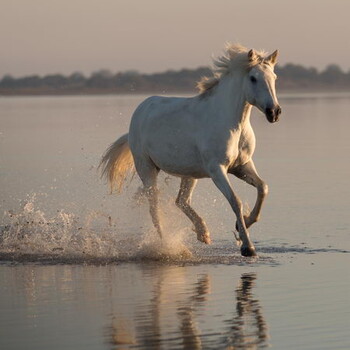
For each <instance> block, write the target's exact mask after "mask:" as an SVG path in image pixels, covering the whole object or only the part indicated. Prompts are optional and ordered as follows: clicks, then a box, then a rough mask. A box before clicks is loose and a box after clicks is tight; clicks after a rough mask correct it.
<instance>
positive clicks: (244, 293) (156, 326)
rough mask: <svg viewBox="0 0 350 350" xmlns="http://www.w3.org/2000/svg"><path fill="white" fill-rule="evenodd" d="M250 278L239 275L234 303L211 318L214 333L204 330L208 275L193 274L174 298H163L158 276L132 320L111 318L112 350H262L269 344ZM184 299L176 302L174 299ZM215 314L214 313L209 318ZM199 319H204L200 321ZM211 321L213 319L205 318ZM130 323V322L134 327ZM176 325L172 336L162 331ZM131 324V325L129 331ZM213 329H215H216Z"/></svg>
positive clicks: (210, 308)
mask: <svg viewBox="0 0 350 350" xmlns="http://www.w3.org/2000/svg"><path fill="white" fill-rule="evenodd" d="M255 280H256V274H255V273H246V274H242V275H241V277H240V279H239V281H238V286H237V287H236V289H235V304H234V305H232V307H231V306H230V305H228V306H227V308H226V309H227V314H224V315H216V316H217V317H218V318H217V320H216V321H215V322H214V324H215V327H216V328H215V329H211V330H210V329H208V326H207V325H206V314H207V313H208V311H209V312H210V311H213V309H215V305H214V307H213V305H212V300H210V299H211V298H210V292H211V281H210V276H209V275H208V274H204V275H199V277H198V279H197V282H196V283H195V284H194V287H193V288H192V289H191V290H190V291H189V293H180V294H177V299H174V298H173V295H172V296H166V295H164V291H163V283H164V282H165V281H164V278H162V276H160V277H159V278H158V280H157V281H156V283H155V285H154V288H153V297H152V299H151V300H150V305H149V307H147V308H145V309H144V310H143V311H141V313H139V314H138V315H137V317H136V318H135V320H126V319H125V318H124V319H118V315H114V316H113V318H112V327H109V328H108V332H109V339H110V340H109V343H110V344H111V345H112V348H113V349H130V348H145V349H146V348H152V349H163V348H182V349H211V348H212V349H218V348H220V349H262V348H265V347H268V346H269V343H268V339H269V335H268V327H267V324H266V321H265V319H264V315H263V313H262V308H261V306H260V302H259V300H258V299H256V298H254V293H253V288H254V286H255ZM183 295H186V297H184V298H182V299H179V296H183ZM171 306H174V307H175V308H176V310H175V317H172V318H171V320H170V321H169V319H168V320H164V319H163V317H162V316H164V314H165V313H166V312H167V309H169V308H171ZM214 316H215V315H214ZM203 317H204V318H203ZM211 319H213V318H211ZM134 322H135V323H134ZM163 322H165V323H167V322H171V323H172V324H174V323H175V324H176V331H175V332H169V331H167V332H165V331H164V332H162V329H163V328H166V327H167V325H166V324H163ZM133 325H134V327H133ZM218 327H219V328H218Z"/></svg>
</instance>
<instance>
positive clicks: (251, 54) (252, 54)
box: [248, 49, 257, 62]
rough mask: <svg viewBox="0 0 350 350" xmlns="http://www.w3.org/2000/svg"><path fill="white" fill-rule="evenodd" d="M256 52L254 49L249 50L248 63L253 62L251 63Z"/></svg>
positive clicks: (254, 58)
mask: <svg viewBox="0 0 350 350" xmlns="http://www.w3.org/2000/svg"><path fill="white" fill-rule="evenodd" d="M256 56H257V55H256V52H255V51H254V49H251V50H249V52H248V59H249V61H250V62H253V61H255V60H256Z"/></svg>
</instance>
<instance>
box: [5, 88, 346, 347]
mask: <svg viewBox="0 0 350 350" xmlns="http://www.w3.org/2000/svg"><path fill="white" fill-rule="evenodd" d="M143 98H144V97H143V96H133V97H131V96H104V97H37V98H30V97H25V98H1V99H0V181H1V183H0V191H1V192H0V196H1V197H0V200H1V202H0V214H1V215H2V219H1V226H0V259H1V262H0V296H1V298H0V310H1V312H0V349H26V348H28V347H29V345H30V348H33V349H34V348H35V349H47V348H51V349H63V348H67V349H128V348H156V349H157V348H158V349H172V348H174V349H177V348H179V349H182V348H186V349H256V348H258V349H259V348H265V347H269V346H272V347H273V348H276V349H348V348H350V340H349V336H348V334H349V332H350V312H349V306H350V288H349V286H350V280H349V273H348V264H349V252H350V244H349V232H350V225H349V219H348V217H349V216H348V210H349V190H348V180H349V178H350V164H349V161H348V159H349V152H350V139H349V137H348V131H349V130H350V118H348V115H349V111H350V94H308V95H284V96H283V95H282V96H281V97H280V103H281V105H282V108H283V117H282V119H281V121H280V122H279V123H277V124H274V125H271V124H269V123H268V122H267V121H266V120H265V119H264V117H263V116H262V115H260V114H258V113H254V115H253V116H252V124H253V127H254V130H255V132H256V137H257V149H256V153H255V157H254V159H255V163H256V166H257V169H258V171H259V173H260V175H261V176H262V177H263V178H264V179H265V181H266V182H267V183H268V184H269V188H270V194H269V197H268V199H267V201H266V205H265V207H264V209H263V215H262V220H261V221H260V222H259V223H257V224H256V225H255V226H254V227H252V228H251V230H250V231H251V236H252V239H253V241H254V243H255V244H256V248H257V251H258V253H259V257H258V258H254V259H249V258H248V259H247V258H242V257H241V256H240V255H239V249H238V247H237V246H236V244H235V239H234V236H233V228H234V222H235V220H234V216H233V214H232V212H231V209H230V207H229V205H228V204H227V203H226V201H225V200H224V198H223V196H222V195H221V194H220V193H219V192H218V190H217V189H216V188H215V186H214V185H213V184H212V183H211V181H210V180H201V181H200V182H199V185H198V187H197V188H196V190H195V193H194V198H193V206H194V207H195V208H196V209H198V212H199V213H200V214H201V215H202V216H203V217H204V218H205V219H206V221H207V224H208V227H209V228H210V230H211V237H212V240H213V244H212V245H211V246H205V245H202V244H201V243H199V242H197V240H196V237H195V234H194V233H193V232H192V230H191V225H190V223H189V221H188V220H187V218H185V217H184V215H183V214H181V213H180V212H179V211H178V209H177V208H176V207H175V205H174V204H173V202H174V198H175V197H176V193H177V190H178V186H179V180H178V179H175V178H172V177H168V176H166V175H164V174H163V175H161V176H160V190H161V196H162V197H161V207H162V216H163V220H164V221H165V228H166V229H165V231H166V235H165V239H164V241H163V242H160V241H159V239H158V238H157V235H156V234H155V232H154V230H153V228H152V225H151V220H150V218H149V215H148V208H147V205H146V203H145V202H144V199H143V198H142V196H141V197H140V196H139V195H138V193H139V191H138V189H139V186H140V181H139V180H138V179H137V178H135V179H134V180H133V181H132V182H130V183H129V184H128V187H127V188H126V189H125V191H124V192H123V194H121V195H119V196H111V195H109V194H108V188H107V187H106V185H105V184H104V183H103V182H102V181H101V180H100V179H99V177H98V173H97V169H96V167H97V165H98V162H99V158H100V155H101V154H102V153H103V151H104V150H105V148H106V147H107V146H108V144H110V143H111V142H112V141H113V140H115V138H116V137H118V136H120V135H121V134H122V133H124V132H126V131H127V129H128V125H129V121H130V116H131V114H132V111H133V110H134V108H135V107H136V106H137V104H138V103H139V102H140V101H141V100H142V99H143ZM231 180H232V183H233V186H234V188H235V189H236V190H237V192H238V193H239V195H240V196H241V198H242V199H243V201H244V202H246V203H247V206H248V205H249V206H250V207H252V205H253V204H254V199H255V191H254V190H253V189H252V188H250V187H249V186H248V185H245V184H243V183H241V182H240V181H239V180H237V179H234V178H232V179H231Z"/></svg>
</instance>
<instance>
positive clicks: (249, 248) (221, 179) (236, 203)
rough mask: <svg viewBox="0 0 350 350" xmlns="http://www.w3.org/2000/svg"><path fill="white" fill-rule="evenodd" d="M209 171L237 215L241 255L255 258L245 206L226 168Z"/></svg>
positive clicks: (219, 166)
mask: <svg viewBox="0 0 350 350" xmlns="http://www.w3.org/2000/svg"><path fill="white" fill-rule="evenodd" d="M209 171H210V175H211V178H212V180H213V181H214V183H215V185H216V186H217V188H218V189H219V190H220V191H221V192H222V194H223V195H224V196H225V197H226V199H227V200H228V201H229V203H230V205H231V208H232V210H233V211H234V213H235V214H236V217H237V224H238V231H239V238H240V240H241V241H242V246H241V254H242V255H243V256H255V255H256V253H255V248H254V245H253V243H252V242H251V240H250V238H249V233H248V230H247V228H246V225H245V222H244V218H243V205H242V202H241V200H240V199H239V198H238V196H237V195H236V194H235V193H234V192H233V190H232V187H231V184H230V182H229V179H228V176H227V170H226V168H225V167H223V166H221V165H218V166H211V167H210V170H209Z"/></svg>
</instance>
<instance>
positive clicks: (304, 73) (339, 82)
mask: <svg viewBox="0 0 350 350" xmlns="http://www.w3.org/2000/svg"><path fill="white" fill-rule="evenodd" d="M275 72H276V73H277V75H278V82H277V84H278V88H279V89H280V90H350V71H349V72H347V73H346V72H343V71H342V69H341V68H340V67H339V66H338V65H336V64H331V65H329V66H328V67H327V68H326V69H324V70H323V71H318V70H317V69H316V68H305V67H303V66H301V65H296V64H291V63H289V64H286V65H285V66H283V67H282V66H277V67H276V69H275ZM207 75H211V70H210V69H209V68H208V67H200V68H197V69H181V70H176V71H175V70H168V71H166V72H163V73H154V74H143V73H139V72H137V71H127V72H120V73H116V74H114V73H112V72H110V71H109V70H100V71H97V72H95V73H93V74H91V76H89V77H86V76H84V75H83V74H82V73H73V74H71V75H69V76H64V75H61V74H52V75H46V76H44V77H40V76H38V75H32V76H26V77H22V78H14V77H12V76H10V75H6V76H4V77H3V78H2V79H1V81H0V95H47V94H52V95H56V94H62V95H65V94H105V93H120V94H122V93H126V94H130V93H164V94H167V93H172V92H194V91H195V87H196V82H197V81H198V80H200V78H201V77H203V76H207Z"/></svg>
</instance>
